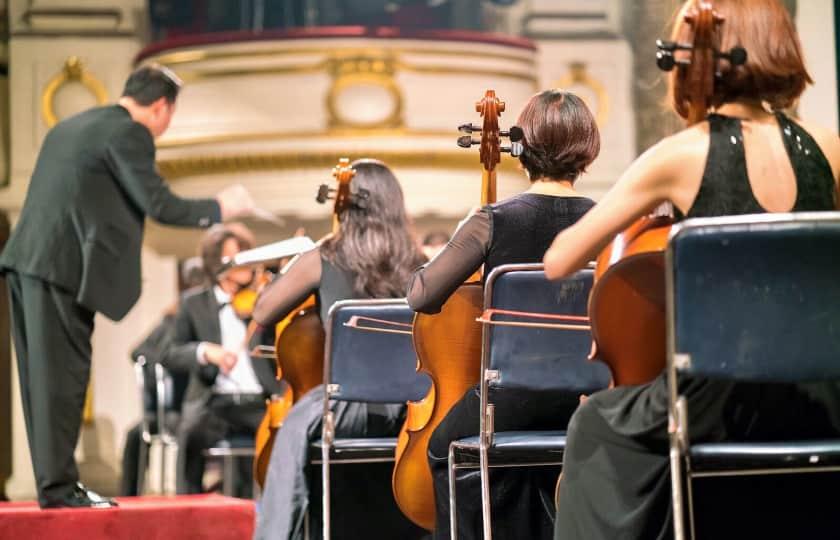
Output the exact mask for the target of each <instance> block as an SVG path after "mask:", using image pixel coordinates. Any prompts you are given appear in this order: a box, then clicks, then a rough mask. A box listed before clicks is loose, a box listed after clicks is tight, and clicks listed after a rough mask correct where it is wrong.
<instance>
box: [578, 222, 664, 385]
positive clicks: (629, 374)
mask: <svg viewBox="0 0 840 540" xmlns="http://www.w3.org/2000/svg"><path fill="white" fill-rule="evenodd" d="M672 223H673V219H672V218H671V217H670V216H646V217H643V218H641V219H639V220H638V221H636V222H635V223H633V224H632V225H631V226H630V227H628V228H627V230H625V231H624V232H622V233H621V234H619V235H618V236H616V237H615V239H614V240H613V241H612V243H611V244H610V245H608V246H607V247H606V248H605V249H604V250H603V251H602V252H601V253H600V255H598V259H597V262H596V266H595V283H594V285H593V287H592V294H591V296H590V297H589V319H590V324H591V327H592V339H593V340H594V342H595V349H596V352H595V353H594V356H597V357H598V358H599V359H600V360H602V361H603V362H604V363H606V364H607V365H608V366H609V368H610V371H611V372H612V376H613V384H614V385H616V386H620V385H635V384H643V383H646V382H650V381H652V380H653V379H655V378H656V376H657V375H659V374H660V373H661V372H662V370H663V369H665V358H666V356H665V248H666V246H667V245H668V236H669V233H670V231H671V224H672Z"/></svg>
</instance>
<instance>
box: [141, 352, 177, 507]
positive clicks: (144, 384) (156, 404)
mask: <svg viewBox="0 0 840 540" xmlns="http://www.w3.org/2000/svg"><path fill="white" fill-rule="evenodd" d="M134 376H135V382H136V384H137V391H138V393H139V395H140V403H141V406H142V408H143V417H142V419H141V420H140V441H139V444H140V447H139V452H138V459H137V494H138V495H142V494H143V490H144V489H145V484H146V469H147V468H148V466H149V453H150V451H151V448H152V446H160V456H161V459H160V468H159V469H158V470H157V471H156V473H157V476H158V485H159V486H160V491H161V493H165V492H166V470H167V454H168V452H169V449H170V448H175V447H176V446H177V442H176V439H175V434H174V433H172V432H171V431H170V430H169V429H168V427H167V422H166V417H167V413H172V412H173V411H174V408H175V403H174V401H175V399H176V398H177V396H174V395H173V394H174V391H173V382H172V378H171V377H170V376H169V374H168V373H167V372H166V369H165V368H164V367H163V366H162V365H160V364H159V363H157V362H155V363H153V364H150V363H149V361H148V360H147V359H146V356H145V355H142V354H141V355H139V356H138V357H137V358H136V360H135V362H134Z"/></svg>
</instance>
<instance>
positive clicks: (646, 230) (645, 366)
mask: <svg viewBox="0 0 840 540" xmlns="http://www.w3.org/2000/svg"><path fill="white" fill-rule="evenodd" d="M712 4H713V3H712V1H711V0H706V1H703V2H697V4H696V6H694V7H693V8H692V9H691V10H689V11H688V12H687V13H686V14H685V16H684V17H685V21H686V22H687V23H688V24H689V25H690V26H691V27H692V28H693V30H694V36H693V40H692V42H691V43H687V42H680V43H677V42H673V41H662V40H658V41H657V48H658V49H659V51H658V52H657V65H658V66H659V67H660V69H663V70H665V71H672V70H674V69H675V68H676V75H675V77H678V78H680V79H683V80H685V81H686V84H684V85H681V86H678V87H677V88H678V89H679V91H675V95H674V103H675V107H676V111H677V113H678V114H679V115H680V116H682V117H683V118H685V119H686V121H687V123H688V125H692V124H695V123H697V122H701V121H703V120H704V119H705V118H706V116H707V115H708V113H709V110H710V109H711V108H712V107H713V105H714V103H713V102H712V97H713V94H714V89H715V84H716V78H718V77H720V73H721V72H720V65H719V64H720V63H721V62H724V61H726V62H728V63H729V64H730V65H731V66H733V67H734V66H739V65H742V64H744V63H745V62H746V60H747V51H746V50H744V49H743V48H742V47H738V46H736V47H733V48H732V49H730V50H729V51H721V50H719V48H718V44H719V43H720V26H721V25H722V24H723V23H724V18H723V17H722V16H720V15H719V14H718V13H717V12H716V11H715V10H714V6H713V5H712ZM672 223H673V218H672V217H671V216H645V217H642V218H640V219H639V220H637V221H636V222H635V223H633V224H632V225H631V226H630V227H628V228H627V230H625V231H624V232H622V233H621V234H619V235H618V236H617V237H616V238H615V239H614V240H613V242H612V244H610V245H609V246H607V248H605V249H604V251H603V252H602V253H601V254H600V255H599V256H598V261H597V265H596V268H595V284H594V286H593V288H592V296H591V297H590V302H589V317H590V319H591V326H592V337H593V339H594V342H595V350H594V351H593V356H597V357H598V358H600V359H601V360H603V361H604V362H606V363H607V365H609V367H610V370H611V371H612V374H613V384H614V385H625V384H629V385H633V384H643V383H646V382H649V381H652V380H653V379H654V378H655V377H656V376H658V375H659V374H660V373H661V372H662V370H663V369H664V368H665V360H666V353H665V257H664V255H665V248H666V247H667V245H668V238H669V234H670V226H671V224H672Z"/></svg>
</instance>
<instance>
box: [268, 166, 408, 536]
mask: <svg viewBox="0 0 840 540" xmlns="http://www.w3.org/2000/svg"><path fill="white" fill-rule="evenodd" d="M350 168H351V169H352V170H353V171H354V174H353V176H352V178H351V179H350V182H349V186H348V188H349V193H348V197H347V198H346V199H345V203H346V204H342V205H341V207H340V208H337V209H336V212H337V218H338V223H339V225H338V230H337V232H335V233H334V234H333V235H331V236H329V237H327V238H326V239H325V240H323V241H322V242H320V243H319V245H318V247H316V248H315V249H313V250H311V251H308V252H306V253H303V254H302V255H300V256H299V257H298V258H297V259H295V260H293V261H292V262H291V263H290V264H289V265H288V266H287V267H285V268H284V269H283V271H282V272H281V275H280V276H279V277H278V278H277V279H275V280H274V281H273V282H272V283H271V284H269V285H268V286H266V288H265V289H264V290H263V291H262V293H261V294H260V296H259V298H258V299H257V303H256V305H255V307H254V313H253V320H254V321H256V322H257V323H258V324H259V325H261V326H262V327H264V328H270V327H272V326H273V325H274V324H275V323H277V322H278V321H280V320H281V319H283V318H284V317H285V316H286V315H288V314H289V313H290V312H291V311H292V310H294V309H295V308H296V307H297V306H299V305H300V304H301V302H303V300H304V299H305V298H307V297H308V296H309V295H311V294H316V297H317V300H318V308H319V312H320V314H321V320H322V322H324V323H326V320H327V313H328V312H329V309H330V306H332V304H333V303H335V302H337V301H339V300H345V299H350V298H398V297H401V296H402V295H403V294H404V291H405V287H406V284H407V282H408V278H409V276H410V275H411V271H412V270H413V269H414V268H416V267H417V266H418V265H420V264H422V263H423V262H425V257H424V256H423V254H422V253H420V249H419V244H418V242H416V240H415V239H414V237H413V235H412V233H411V229H410V222H409V218H408V213H407V212H406V209H405V202H404V199H403V193H402V189H401V188H400V184H399V182H398V181H397V178H396V177H395V176H394V174H393V173H392V172H391V170H390V169H389V168H388V167H387V166H386V165H385V164H384V163H382V162H381V161H377V160H373V159H360V160H357V161H354V162H353V163H351V164H350ZM323 396H324V389H323V386H320V385H319V386H317V387H315V388H313V389H312V390H310V391H309V392H308V393H306V394H305V395H304V396H303V397H302V398H301V399H300V400H299V401H297V402H296V403H295V405H294V406H293V407H292V409H291V410H290V411H289V414H288V416H287V417H286V418H285V420H284V422H283V425H282V426H281V427H280V429H279V430H278V431H277V435H276V438H275V441H274V449H273V450H272V452H271V461H270V462H269V466H268V473H267V476H266V481H265V491H264V492H263V496H262V502H261V507H260V508H261V509H260V512H259V514H258V520H257V530H256V532H255V538H258V539H271V540H282V539H299V538H303V522H304V516H305V514H306V509H307V500H308V494H309V488H308V484H307V478H306V471H305V469H306V465H307V463H308V454H307V452H308V449H309V445H310V443H311V442H312V440H313V438H318V437H320V433H321V429H320V423H321V422H320V421H321V415H322V412H323ZM333 412H334V414H335V422H336V425H335V427H336V433H337V434H338V435H340V436H342V437H353V436H357V437H377V436H380V437H387V436H394V435H396V434H397V432H398V431H399V429H400V426H401V425H402V423H403V420H404V418H405V404H404V403H402V404H387V405H383V404H367V403H348V402H342V403H340V404H339V405H337V406H336V409H335V410H334V411H333ZM382 489H383V490H386V491H387V492H388V496H390V486H388V485H387V484H386V485H383V486H382ZM374 511H376V510H375V509H374ZM360 518H361V519H371V516H361V517H360Z"/></svg>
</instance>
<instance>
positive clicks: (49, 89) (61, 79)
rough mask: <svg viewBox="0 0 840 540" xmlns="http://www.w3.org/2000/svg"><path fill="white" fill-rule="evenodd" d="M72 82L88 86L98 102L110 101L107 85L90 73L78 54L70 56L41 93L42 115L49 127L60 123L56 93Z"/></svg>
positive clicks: (101, 103)
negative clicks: (55, 103)
mask: <svg viewBox="0 0 840 540" xmlns="http://www.w3.org/2000/svg"><path fill="white" fill-rule="evenodd" d="M71 82H79V83H81V84H82V86H84V87H85V88H87V89H88V90H89V91H90V92H91V93H92V94H93V96H94V98H96V103H97V104H99V105H104V104H105V103H107V102H108V91H107V90H106V89H105V85H103V84H102V82H100V81H99V79H97V78H96V77H94V76H93V75H91V74H90V72H89V71H88V70H87V69H86V68H85V66H84V64H83V63H82V61H81V59H79V57H78V56H70V57H68V58H67V60H65V61H64V67H63V68H62V70H61V71H60V72H59V73H57V74H56V75H55V76H54V77H53V78H52V79H50V81H49V82H48V83H47V86H45V87H44V91H43V92H42V93H41V116H42V117H43V118H44V123H46V124H47V127H53V126H54V125H56V124H57V123H58V117H57V116H56V114H55V108H54V102H55V95H56V93H57V92H58V90H59V89H60V88H61V87H62V86H64V85H65V84H68V83H71Z"/></svg>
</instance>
